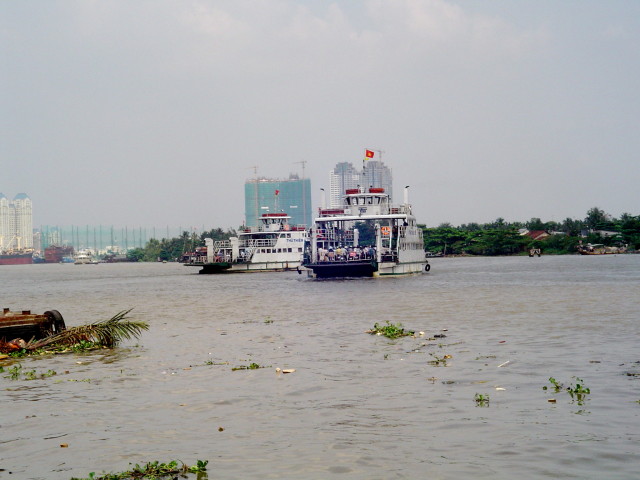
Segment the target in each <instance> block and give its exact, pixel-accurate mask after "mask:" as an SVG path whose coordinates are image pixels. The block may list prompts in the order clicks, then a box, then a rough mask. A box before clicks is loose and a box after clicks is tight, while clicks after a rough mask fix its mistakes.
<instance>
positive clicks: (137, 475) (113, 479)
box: [71, 460, 209, 480]
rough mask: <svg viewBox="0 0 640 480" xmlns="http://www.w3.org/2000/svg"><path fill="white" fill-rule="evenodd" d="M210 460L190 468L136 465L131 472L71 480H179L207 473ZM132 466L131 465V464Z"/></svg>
mask: <svg viewBox="0 0 640 480" xmlns="http://www.w3.org/2000/svg"><path fill="white" fill-rule="evenodd" d="M208 463H209V461H208V460H198V463H196V464H195V465H192V466H188V465H186V464H184V463H182V462H178V461H176V460H173V461H171V462H168V463H160V462H158V461H155V462H149V463H147V464H146V465H144V466H140V465H138V464H136V465H134V466H133V468H132V469H131V470H127V471H126V472H120V473H105V474H102V475H96V474H95V472H91V473H90V474H89V476H88V477H86V478H76V477H73V478H72V479H71V480H130V479H149V480H159V479H162V478H167V477H171V478H172V479H173V478H178V477H177V476H176V475H180V476H185V474H187V473H201V472H206V471H207V464H208ZM129 465H131V464H129Z"/></svg>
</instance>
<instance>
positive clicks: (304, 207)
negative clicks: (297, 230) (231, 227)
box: [244, 174, 313, 227]
mask: <svg viewBox="0 0 640 480" xmlns="http://www.w3.org/2000/svg"><path fill="white" fill-rule="evenodd" d="M311 210H312V209H311V180H309V179H308V178H299V177H298V175H295V174H293V175H290V176H289V178H288V179H286V180H274V179H268V178H264V177H261V178H255V179H251V180H247V182H246V183H245V184H244V216H245V220H246V225H247V226H248V227H253V226H257V225H258V223H259V221H258V218H260V217H261V216H262V214H263V213H281V212H284V213H286V214H288V215H290V216H291V221H290V223H291V224H292V225H305V226H311V223H312V222H313V217H312V216H311Z"/></svg>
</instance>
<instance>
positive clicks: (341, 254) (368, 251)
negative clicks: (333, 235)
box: [318, 245, 376, 262]
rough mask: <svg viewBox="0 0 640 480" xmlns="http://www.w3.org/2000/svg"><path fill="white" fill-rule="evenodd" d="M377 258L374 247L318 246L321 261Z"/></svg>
mask: <svg viewBox="0 0 640 480" xmlns="http://www.w3.org/2000/svg"><path fill="white" fill-rule="evenodd" d="M375 258H376V249H375V248H374V247H343V246H342V245H338V247H337V248H335V249H334V248H333V247H329V248H318V261H319V262H345V261H356V260H371V259H375Z"/></svg>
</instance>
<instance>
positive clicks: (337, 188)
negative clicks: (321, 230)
mask: <svg viewBox="0 0 640 480" xmlns="http://www.w3.org/2000/svg"><path fill="white" fill-rule="evenodd" d="M361 182H362V172H360V171H359V170H357V169H356V168H354V166H353V165H352V164H351V163H348V162H340V163H338V164H337V165H336V166H335V168H334V169H333V170H331V172H329V207H331V208H337V207H340V206H342V199H343V198H344V191H345V190H346V189H347V188H357V187H358V185H361Z"/></svg>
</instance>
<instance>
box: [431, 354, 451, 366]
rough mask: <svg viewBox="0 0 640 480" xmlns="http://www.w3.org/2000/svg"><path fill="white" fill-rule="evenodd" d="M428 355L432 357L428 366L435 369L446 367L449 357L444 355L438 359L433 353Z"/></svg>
mask: <svg viewBox="0 0 640 480" xmlns="http://www.w3.org/2000/svg"><path fill="white" fill-rule="evenodd" d="M429 355H431V356H432V357H433V360H430V361H429V362H428V363H429V364H430V365H435V366H436V367H446V366H447V360H449V359H450V358H451V355H444V356H442V357H438V356H437V355H434V354H433V353H430V354H429Z"/></svg>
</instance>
